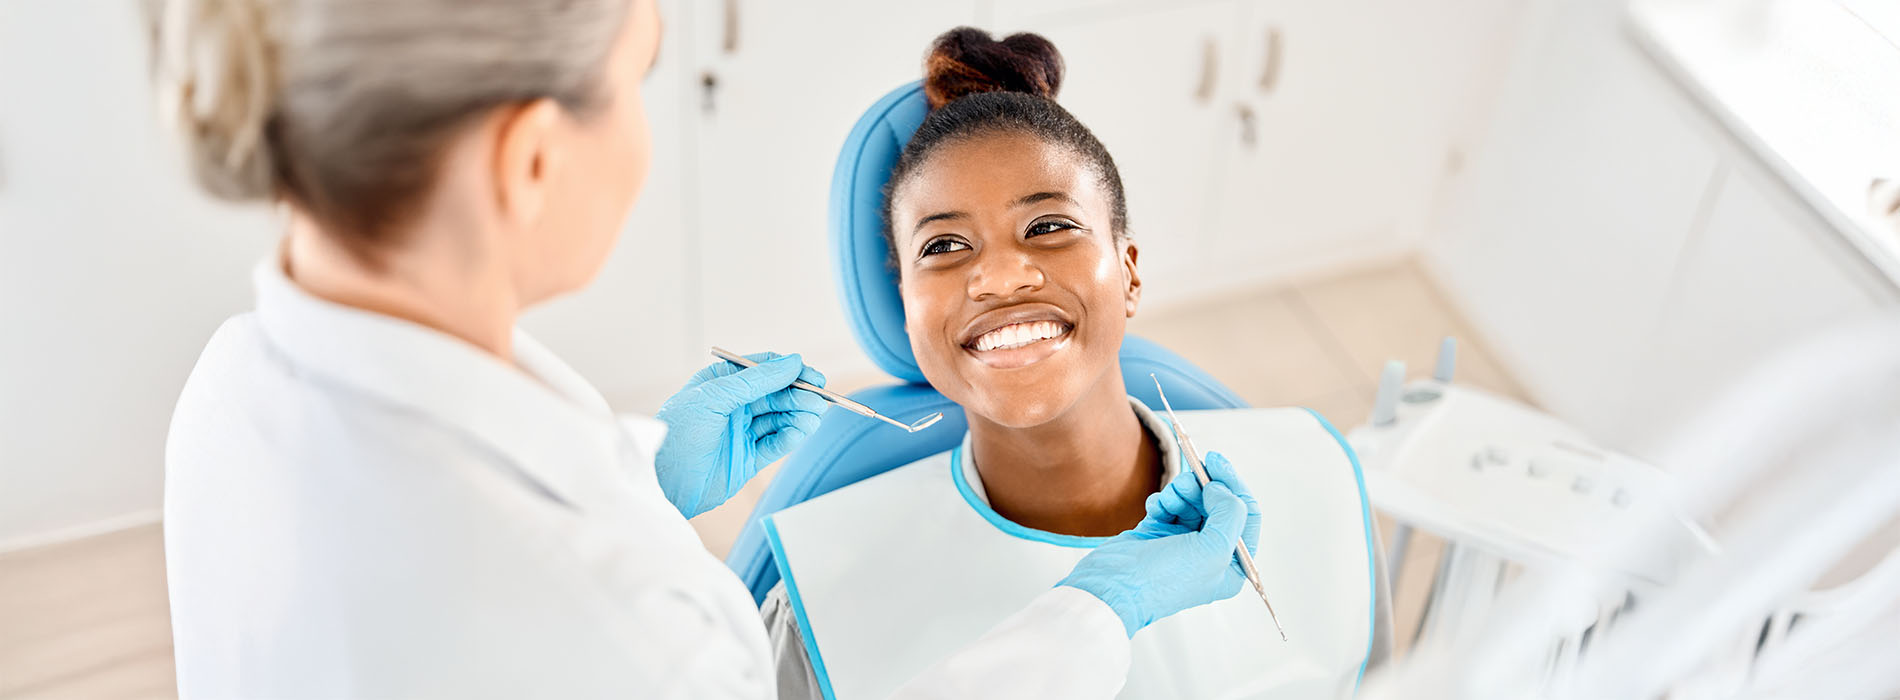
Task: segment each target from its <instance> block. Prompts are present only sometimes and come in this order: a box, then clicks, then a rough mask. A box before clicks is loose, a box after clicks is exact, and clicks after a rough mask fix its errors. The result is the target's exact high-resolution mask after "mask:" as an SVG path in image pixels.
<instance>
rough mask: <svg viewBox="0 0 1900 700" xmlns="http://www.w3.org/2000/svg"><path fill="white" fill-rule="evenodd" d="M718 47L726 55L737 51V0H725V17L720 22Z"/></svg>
mask: <svg viewBox="0 0 1900 700" xmlns="http://www.w3.org/2000/svg"><path fill="white" fill-rule="evenodd" d="M721 29H722V31H721V34H720V39H719V47H720V49H721V50H723V51H725V52H726V53H727V54H728V55H730V54H734V53H738V52H739V0H726V17H725V22H723V23H722V27H721Z"/></svg>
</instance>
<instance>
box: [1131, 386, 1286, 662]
mask: <svg viewBox="0 0 1900 700" xmlns="http://www.w3.org/2000/svg"><path fill="white" fill-rule="evenodd" d="M1148 378H1149V379H1153V380H1154V382H1155V393H1156V394H1158V395H1160V397H1161V407H1162V408H1164V409H1166V410H1167V412H1168V424H1169V427H1171V428H1172V429H1173V430H1174V444H1175V446H1176V447H1178V448H1180V450H1181V454H1182V455H1183V456H1185V457H1186V461H1187V463H1188V466H1189V467H1192V468H1193V469H1194V476H1195V478H1197V479H1200V481H1201V485H1202V486H1206V485H1207V484H1208V482H1209V481H1212V479H1209V478H1208V476H1207V464H1206V462H1203V461H1202V460H1201V451H1200V450H1199V449H1196V448H1195V447H1194V440H1193V439H1191V438H1189V437H1188V434H1187V430H1186V429H1184V428H1182V427H1181V417H1180V416H1177V415H1175V414H1174V406H1172V405H1170V404H1169V403H1168V393H1167V392H1165V391H1162V389H1161V378H1160V377H1157V376H1155V375H1152V374H1150V375H1148ZM1234 553H1235V554H1236V555H1238V556H1239V557H1240V570H1241V572H1242V573H1244V574H1246V576H1247V583H1250V584H1253V591H1254V592H1255V593H1258V594H1260V602H1262V603H1266V605H1267V616H1268V617H1271V618H1273V628H1274V629H1275V630H1278V631H1279V632H1280V641H1282V642H1284V641H1287V637H1286V628H1285V627H1281V626H1280V615H1279V614H1278V613H1275V612H1274V611H1273V601H1270V600H1267V588H1266V586H1264V585H1262V584H1261V583H1260V569H1258V568H1256V567H1255V566H1254V564H1253V555H1252V554H1249V553H1247V542H1246V541H1245V540H1242V541H1240V542H1237V543H1235V546H1234Z"/></svg>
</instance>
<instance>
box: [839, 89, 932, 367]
mask: <svg viewBox="0 0 1900 700" xmlns="http://www.w3.org/2000/svg"><path fill="white" fill-rule="evenodd" d="M929 113H930V105H929V104H927V103H926V102H925V101H924V86H923V83H922V82H915V83H910V84H908V85H905V86H903V87H900V88H898V89H896V90H892V91H891V93H890V94H888V95H885V96H884V97H883V99H880V100H878V101H877V104H874V105H872V106H871V109H870V110H868V111H866V112H865V113H864V116H863V117H860V118H859V119H858V124H857V126H854V127H852V128H851V135H850V136H847V137H845V140H844V149H843V151H841V152H840V153H839V154H838V168H837V169H836V170H835V171H833V172H832V176H831V250H832V254H833V255H834V256H836V257H835V258H834V259H833V261H832V262H833V264H834V267H835V268H836V269H837V271H838V298H839V300H840V301H842V302H844V313H845V318H847V319H850V321H851V333H852V334H853V335H855V336H857V338H858V345H859V346H861V347H863V348H864V352H865V353H866V354H868V355H870V356H871V361H872V362H876V363H877V366H878V367H881V368H883V369H884V371H886V372H889V373H891V376H893V377H897V378H898V379H902V380H904V381H907V382H912V383H922V382H923V381H924V373H923V371H922V370H919V369H917V358H916V357H915V356H913V355H912V354H911V352H910V337H909V336H907V335H906V334H905V333H904V302H903V300H902V299H900V298H899V297H898V295H897V272H896V271H895V270H892V269H891V265H890V246H889V244H887V243H885V242H884V183H885V182H887V181H889V180H890V178H891V169H892V168H894V167H896V166H897V156H899V155H901V154H903V152H904V144H907V143H910V137H911V134H915V133H917V127H918V126H920V125H922V124H923V123H924V116H925V115H926V114H929Z"/></svg>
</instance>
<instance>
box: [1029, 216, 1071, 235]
mask: <svg viewBox="0 0 1900 700" xmlns="http://www.w3.org/2000/svg"><path fill="white" fill-rule="evenodd" d="M1079 228H1082V226H1081V225H1080V224H1077V223H1075V222H1073V221H1068V220H1066V219H1044V220H1042V221H1038V222H1036V223H1033V224H1030V225H1029V229H1028V230H1026V231H1024V232H1023V237H1024V238H1035V237H1036V236H1040V235H1043V234H1045V233H1055V232H1057V231H1066V230H1069V229H1079Z"/></svg>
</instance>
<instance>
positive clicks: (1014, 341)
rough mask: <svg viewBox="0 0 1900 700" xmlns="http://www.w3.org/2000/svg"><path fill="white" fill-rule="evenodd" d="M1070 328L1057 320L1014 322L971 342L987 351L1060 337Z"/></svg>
mask: <svg viewBox="0 0 1900 700" xmlns="http://www.w3.org/2000/svg"><path fill="white" fill-rule="evenodd" d="M1067 332H1068V329H1066V328H1064V327H1063V326H1062V324H1060V323H1057V322H1055V321H1030V322H1028V323H1012V324H1010V325H1007V326H1003V327H1002V328H998V329H996V330H993V331H990V332H988V333H984V334H983V335H982V336H981V337H979V338H977V339H976V342H974V343H971V345H972V346H973V347H975V348H976V349H977V350H978V351H982V352H987V351H990V350H996V349H999V348H1015V347H1021V346H1024V345H1028V344H1030V343H1034V342H1036V341H1040V340H1048V339H1050V338H1056V337H1060V336H1061V335H1062V334H1063V333H1067Z"/></svg>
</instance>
